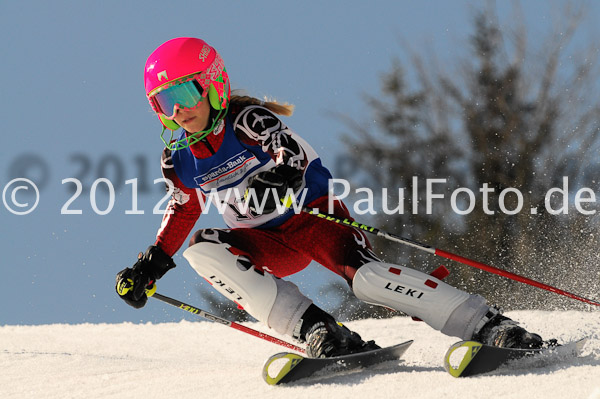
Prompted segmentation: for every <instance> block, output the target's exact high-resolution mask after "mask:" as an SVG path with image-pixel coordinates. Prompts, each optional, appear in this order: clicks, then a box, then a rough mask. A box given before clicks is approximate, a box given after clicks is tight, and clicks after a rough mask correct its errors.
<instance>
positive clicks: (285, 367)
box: [262, 352, 304, 385]
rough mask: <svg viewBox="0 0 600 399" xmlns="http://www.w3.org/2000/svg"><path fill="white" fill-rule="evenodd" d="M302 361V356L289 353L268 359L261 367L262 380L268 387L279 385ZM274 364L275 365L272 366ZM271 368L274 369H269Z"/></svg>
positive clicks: (278, 354) (282, 353)
mask: <svg viewBox="0 0 600 399" xmlns="http://www.w3.org/2000/svg"><path fill="white" fill-rule="evenodd" d="M303 359H304V357H303V356H301V355H297V354H295V353H289V352H281V353H277V354H275V355H273V356H271V357H269V358H268V359H267V361H266V362H265V365H264V366H263V372H262V377H263V380H265V382H266V383H267V384H269V385H277V384H279V382H280V381H281V380H282V379H283V378H284V377H285V376H286V375H287V374H288V373H289V372H290V371H291V370H292V369H293V368H294V367H296V366H297V365H298V364H299V363H300V362H301V361H302V360H303ZM274 363H277V364H276V365H275V366H274ZM271 366H274V367H273V368H272V369H271Z"/></svg>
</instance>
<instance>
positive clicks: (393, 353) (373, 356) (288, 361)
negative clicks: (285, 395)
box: [262, 340, 413, 385]
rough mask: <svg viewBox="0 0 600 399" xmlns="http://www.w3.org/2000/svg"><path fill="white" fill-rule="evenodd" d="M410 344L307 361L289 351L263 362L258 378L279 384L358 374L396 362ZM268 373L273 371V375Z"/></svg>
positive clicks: (308, 359) (404, 343)
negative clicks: (373, 367)
mask: <svg viewBox="0 0 600 399" xmlns="http://www.w3.org/2000/svg"><path fill="white" fill-rule="evenodd" d="M412 343H413V341H412V340H411V341H406V342H403V343H401V344H398V345H394V346H389V347H387V348H381V349H375V350H372V351H367V352H361V353H355V354H351V355H344V356H337V357H330V358H325V359H314V358H308V357H304V356H301V355H298V354H296V353H290V352H282V353H277V354H275V355H273V356H271V357H270V358H268V359H267V361H266V362H265V365H264V366H263V372H262V376H263V379H264V380H265V382H266V383H267V384H269V385H279V384H286V383H290V382H294V381H298V380H303V379H309V378H310V379H315V378H320V377H328V376H331V375H336V374H340V373H345V372H350V371H358V370H362V369H364V368H368V367H371V366H374V365H376V364H379V363H384V362H388V361H393V360H399V359H400V358H401V357H402V355H403V354H404V352H405V351H406V350H407V349H408V347H409V346H410V345H411V344H412ZM278 361H280V362H278ZM279 367H280V369H279ZM277 369H279V370H278V371H277ZM270 371H271V372H273V371H274V375H275V376H273V374H272V373H270Z"/></svg>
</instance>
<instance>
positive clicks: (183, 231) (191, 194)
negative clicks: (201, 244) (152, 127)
mask: <svg viewBox="0 0 600 399" xmlns="http://www.w3.org/2000/svg"><path fill="white" fill-rule="evenodd" d="M161 167H162V174H163V177H164V178H165V179H166V181H167V182H170V183H172V184H173V194H172V198H171V200H170V201H169V203H168V205H167V209H166V212H165V215H164V216H163V220H162V223H161V225H160V228H159V229H158V233H157V234H156V243H155V244H156V245H158V246H159V247H160V248H161V249H162V250H163V251H165V253H166V254H167V255H169V256H173V255H174V254H175V252H177V251H178V250H179V248H181V246H182V245H183V243H184V242H185V240H186V239H187V237H188V235H189V234H190V232H191V231H192V229H193V228H194V225H195V224H196V221H197V220H198V218H199V217H200V214H201V213H202V208H201V207H200V201H199V198H198V193H197V191H196V190H195V189H192V188H188V187H186V186H185V185H184V184H183V183H182V182H181V180H179V178H178V177H177V174H176V173H175V168H174V167H173V162H172V160H171V151H170V150H169V149H167V148H165V150H164V151H163V154H162V159H161ZM168 184H169V183H167V190H168V189H169V187H168ZM200 195H202V194H200ZM202 199H203V200H204V198H202Z"/></svg>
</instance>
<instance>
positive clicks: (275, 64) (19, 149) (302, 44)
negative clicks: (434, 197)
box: [0, 0, 600, 324]
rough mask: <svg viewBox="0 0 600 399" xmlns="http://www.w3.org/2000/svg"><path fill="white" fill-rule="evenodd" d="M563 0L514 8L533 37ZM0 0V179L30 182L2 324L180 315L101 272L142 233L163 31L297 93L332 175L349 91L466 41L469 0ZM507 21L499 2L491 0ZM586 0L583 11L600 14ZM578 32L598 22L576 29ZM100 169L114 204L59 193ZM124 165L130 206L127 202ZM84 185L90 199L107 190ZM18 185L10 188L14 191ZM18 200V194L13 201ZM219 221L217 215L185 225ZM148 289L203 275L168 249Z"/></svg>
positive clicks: (266, 89)
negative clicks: (126, 299)
mask: <svg viewBox="0 0 600 399" xmlns="http://www.w3.org/2000/svg"><path fill="white" fill-rule="evenodd" d="M563 3H564V2H558V1H556V2H546V1H528V2H526V5H525V6H524V7H523V14H524V17H525V20H526V21H527V23H528V29H529V30H530V32H532V33H533V34H532V35H531V41H533V42H534V44H535V41H536V40H537V39H538V38H541V37H542V35H538V34H537V33H539V32H540V31H543V30H545V29H548V28H549V26H550V25H549V24H551V23H552V21H553V20H554V19H555V18H560V9H561V5H562V4H563ZM174 4H175V3H173V2H165V1H154V0H148V1H136V2H134V1H130V2H123V1H113V0H109V1H103V2H92V1H60V0H59V1H52V2H46V1H18V2H17V1H3V2H0V33H1V37H2V38H3V40H2V42H1V43H0V52H1V54H2V56H1V58H0V59H1V62H0V77H1V79H2V91H1V97H0V104H1V107H0V116H1V117H2V121H3V123H2V129H3V132H4V135H3V138H4V145H3V146H2V148H1V149H0V153H1V154H2V156H1V157H0V171H1V172H0V189H3V188H4V187H5V186H6V185H7V184H8V182H9V181H11V180H12V179H13V178H15V177H28V178H30V179H32V180H34V181H36V183H38V185H39V187H40V201H39V205H38V207H37V208H36V209H35V210H34V211H33V212H32V213H30V214H28V215H23V216H17V215H13V214H11V213H10V212H9V211H8V210H7V209H6V208H5V207H4V205H3V204H1V203H0V232H1V237H2V240H1V241H0V253H1V254H2V257H1V260H0V265H1V278H0V303H1V304H2V305H1V307H0V324H45V323H83V322H93V323H96V322H121V321H133V322H146V321H151V322H161V321H176V320H181V319H182V318H188V319H193V316H187V315H185V314H183V312H180V311H178V310H177V309H171V308H169V307H168V306H166V305H163V304H161V303H158V302H154V301H152V302H150V303H149V305H148V306H146V307H145V308H144V309H142V310H133V309H131V308H129V307H128V306H126V305H125V304H124V303H122V301H121V300H120V299H119V298H118V297H117V295H116V294H115V292H114V276H115V274H116V273H117V272H118V271H119V270H121V269H123V268H124V267H128V266H131V265H132V264H133V263H134V261H135V258H136V255H137V253H138V252H140V251H143V250H145V248H146V247H147V246H148V245H150V244H151V243H153V241H154V237H155V234H156V230H157V228H158V227H159V224H160V218H161V217H160V216H159V215H153V214H152V208H153V206H154V205H155V204H156V203H157V202H158V201H159V200H160V199H161V197H162V195H163V191H162V185H153V184H152V181H153V180H154V179H155V178H159V177H160V165H159V159H160V153H161V150H162V142H161V141H160V139H159V133H160V125H159V122H158V120H157V119H156V117H155V116H154V115H153V114H152V113H151V111H150V108H149V106H148V103H147V101H146V98H145V95H144V87H143V67H144V63H145V61H146V58H147V56H148V55H149V54H150V53H151V52H152V51H153V50H154V49H155V48H156V47H157V46H158V45H160V44H161V43H162V42H164V41H166V40H168V39H171V38H173V37H178V36H196V37H201V38H203V39H205V40H206V41H207V42H209V43H210V44H212V45H213V46H215V47H216V48H217V49H218V51H219V52H220V54H221V55H222V56H223V59H224V61H225V65H226V66H227V69H228V72H229V75H230V77H231V80H232V85H233V87H234V88H243V89H245V90H246V91H248V92H249V93H251V94H253V95H255V96H258V97H262V96H264V95H269V96H273V97H275V98H277V99H279V100H282V101H288V102H290V103H294V104H295V105H296V112H295V114H294V116H292V117H291V118H288V119H286V122H287V124H288V125H289V126H290V127H292V128H293V129H294V130H295V131H296V132H297V133H299V134H300V135H302V136H303V137H304V138H305V139H307V140H308V141H309V142H310V143H311V144H312V146H313V147H314V148H315V149H316V150H317V152H319V153H320V155H321V157H322V159H323V161H324V162H325V164H326V165H328V166H329V167H330V168H331V169H332V170H333V171H334V172H335V163H336V159H337V158H338V157H340V156H342V151H343V144H342V142H341V141H340V138H341V134H342V133H347V132H346V131H345V127H344V125H343V124H342V123H341V122H340V121H339V120H338V119H336V118H335V117H334V116H333V115H334V114H335V113H343V114H347V115H351V116H353V117H355V118H358V119H361V120H365V121H368V120H369V113H368V110H367V109H365V105H364V102H363V100H362V96H363V95H364V94H365V93H370V94H374V93H377V92H378V90H379V87H380V83H379V79H380V77H381V75H382V73H384V72H386V71H387V70H388V69H389V67H390V65H391V62H392V58H393V57H399V58H400V59H404V56H403V53H402V45H401V44H402V43H406V44H409V45H410V46H411V47H412V48H413V49H417V50H418V49H421V48H429V50H428V51H433V52H434V53H435V54H436V56H437V57H438V58H439V59H440V60H442V61H443V60H444V59H450V58H451V57H453V56H454V55H455V53H461V52H464V45H465V40H466V38H467V36H468V34H469V33H470V16H471V15H472V8H473V2H470V1H420V2H417V1H372V2H364V1H353V0H352V1H329V2H281V1H252V2H242V1H231V2H199V1H181V2H177V6H175V5H174ZM498 4H499V5H498V8H499V13H500V15H501V17H502V18H510V15H511V12H510V2H503V1H499V2H498ZM598 17H600V11H599V9H598V6H596V5H595V4H592V7H591V8H590V13H589V15H588V16H587V20H586V21H587V22H588V24H587V25H586V26H591V25H592V24H589V21H594V20H596V21H597V20H598ZM585 33H586V34H587V35H589V36H590V37H591V36H592V35H594V34H596V33H597V32H596V31H594V30H593V26H592V28H589V29H588V30H586V31H585ZM101 176H107V177H108V178H109V179H110V180H111V181H112V182H113V183H114V185H115V187H116V188H117V191H116V196H115V204H114V208H113V209H112V211H111V212H110V213H108V214H107V215H98V214H96V213H95V212H94V210H93V208H92V203H91V201H90V200H91V197H90V195H89V193H85V194H82V195H80V196H78V197H76V198H75V199H73V201H72V202H71V203H70V204H69V209H71V210H77V209H79V210H81V212H82V214H80V215H61V209H63V207H64V206H65V204H66V203H67V201H69V199H70V198H72V195H73V192H72V191H71V189H72V187H73V186H72V184H70V183H67V184H62V183H61V182H62V180H63V179H65V178H71V177H77V178H79V179H80V180H81V181H82V182H83V184H84V186H85V187H86V188H88V189H89V187H90V186H91V185H92V183H93V182H94V180H95V179H96V178H97V177H101ZM133 178H138V179H139V180H138V182H139V184H142V183H145V184H146V185H145V186H143V187H139V193H138V195H139V197H138V209H140V210H144V211H145V214H144V215H127V214H125V211H126V210H128V209H130V208H131V204H132V194H131V189H132V186H131V184H129V185H126V184H125V183H124V182H125V181H126V180H128V179H133ZM102 188H103V186H102V185H99V186H98V192H97V193H96V195H95V199H96V200H97V204H96V206H97V208H99V209H105V208H106V207H107V204H108V196H107V195H106V192H105V191H102V190H101V189H102ZM20 194H23V192H21V193H20ZM26 198H27V197H22V198H21V200H20V201H21V202H24V201H25V200H26ZM211 226H212V227H223V226H224V225H223V223H222V221H221V220H220V217H219V215H217V214H216V213H213V214H209V215H205V216H202V217H201V219H200V220H199V222H198V224H197V227H198V228H201V227H211ZM180 253H181V251H180V252H179V253H178V254H177V255H176V256H175V261H176V263H177V264H178V267H177V268H176V269H175V270H173V271H171V272H169V273H168V274H167V275H166V276H165V278H163V279H162V280H161V281H159V284H158V289H159V292H161V293H163V294H164V295H169V296H173V297H176V298H179V299H182V300H185V301H188V302H190V303H192V304H196V305H203V301H202V300H201V298H200V296H199V294H198V292H197V288H198V286H201V287H204V288H205V289H208V288H207V287H206V284H204V283H203V282H202V280H201V278H199V277H198V276H197V275H196V274H195V273H194V272H193V270H192V269H191V268H190V267H189V266H188V265H187V263H186V262H185V260H184V259H183V258H182V257H181V256H180ZM332 277H333V276H332V274H331V273H329V272H324V271H322V270H321V269H320V267H319V266H317V265H314V264H313V265H311V266H310V267H309V269H308V270H307V271H305V272H303V273H301V274H300V275H297V276H294V277H293V278H292V280H293V281H295V282H296V283H297V284H299V285H300V287H301V289H302V290H303V291H305V292H306V293H307V294H309V295H310V296H311V297H313V298H314V299H315V300H316V302H317V303H320V304H322V305H323V306H325V307H327V303H323V302H322V301H323V300H324V299H319V297H318V293H319V288H320V287H322V286H323V284H325V283H326V282H327V281H329V280H331V279H332Z"/></svg>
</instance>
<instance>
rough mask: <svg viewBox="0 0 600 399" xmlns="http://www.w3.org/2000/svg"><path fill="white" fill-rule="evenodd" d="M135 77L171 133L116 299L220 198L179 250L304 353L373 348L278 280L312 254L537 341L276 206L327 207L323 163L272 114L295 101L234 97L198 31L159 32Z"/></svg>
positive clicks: (398, 298) (464, 325)
mask: <svg viewBox="0 0 600 399" xmlns="http://www.w3.org/2000/svg"><path fill="white" fill-rule="evenodd" d="M144 79H145V88H146V95H147V97H148V100H149V101H150V104H151V106H152V109H153V110H154V111H155V112H156V114H157V115H158V117H159V119H160V121H161V123H162V124H163V135H164V133H165V131H166V130H167V129H168V130H170V131H171V138H170V139H165V138H163V135H161V138H163V141H164V143H165V145H166V148H165V149H164V150H163V154H162V161H161V166H162V172H163V175H164V177H165V179H167V181H170V182H172V190H173V191H172V199H171V200H170V202H169V205H168V207H167V212H166V213H165V215H164V218H163V221H162V224H161V226H160V228H159V230H158V234H157V238H156V242H155V243H154V244H153V245H151V246H150V247H149V248H148V249H147V251H146V252H145V253H144V254H140V255H139V256H138V260H137V262H136V263H135V264H134V265H133V267H131V268H126V269H124V270H122V271H121V272H120V273H118V274H117V278H116V290H117V293H118V294H119V295H120V297H121V298H122V299H123V300H125V302H126V303H128V304H129V305H131V306H133V307H135V308H141V307H142V306H144V305H145V303H146V301H147V290H152V289H155V288H156V285H155V283H156V281H157V280H159V279H160V278H161V277H163V276H164V274H165V273H166V272H167V271H168V270H170V269H172V268H174V267H175V263H174V262H173V259H172V258H171V257H172V256H173V254H175V252H177V250H179V248H180V247H181V246H182V244H183V242H184V241H185V239H186V237H187V236H188V235H189V233H190V232H191V230H192V228H193V227H194V224H195V223H196V221H197V219H198V218H199V216H200V214H201V213H202V210H203V205H204V201H206V200H207V199H211V200H212V201H213V203H215V204H216V205H217V204H219V203H221V205H223V204H226V206H225V207H224V209H225V211H224V213H223V217H224V220H225V222H226V224H227V225H228V226H229V228H228V229H201V230H199V231H197V232H195V233H194V234H193V236H192V238H191V240H190V243H189V247H188V248H187V249H186V250H185V251H184V252H183V256H184V257H185V258H186V259H187V261H188V262H189V263H190V265H191V266H192V267H193V268H194V269H195V270H196V272H197V273H198V274H199V275H200V276H202V277H204V278H205V279H206V280H207V281H208V282H209V283H210V284H211V285H212V286H213V288H215V289H216V290H217V291H219V292H220V293H221V294H223V295H224V296H225V297H227V298H228V299H230V300H232V301H235V302H236V303H237V304H238V305H239V306H241V307H243V308H244V309H245V310H246V311H247V312H248V313H249V314H251V315H252V316H253V317H255V318H256V319H258V320H259V321H261V322H263V323H265V324H267V325H268V326H269V327H270V328H273V329H274V330H275V331H277V332H278V333H282V334H287V335H289V336H292V337H293V338H295V339H297V340H299V341H300V342H304V343H306V345H307V354H308V355H309V356H312V357H330V356H338V355H344V354H349V353H356V352H361V351H365V350H370V349H375V348H378V346H377V345H376V344H375V343H374V342H373V341H368V342H365V341H363V340H362V339H361V337H360V336H359V335H358V334H357V333H355V332H352V331H350V330H349V329H348V328H346V327H345V326H342V325H341V324H338V323H337V322H336V321H335V320H334V318H333V317H332V316H331V315H329V314H328V313H327V312H325V311H323V310H322V309H320V308H319V307H318V306H316V305H315V304H313V303H312V301H311V300H310V299H309V298H307V297H306V296H304V295H303V294H302V293H301V292H300V291H299V289H298V287H297V286H296V285H294V284H293V283H291V282H290V281H287V280H285V279H284V278H285V277H286V276H289V275H292V274H294V273H296V272H299V271H300V270H302V269H304V268H305V267H306V266H307V265H308V264H309V263H310V262H311V261H312V260H314V261H316V262H318V263H320V264H321V265H323V266H325V267H327V268H328V269H329V270H331V271H333V272H334V273H336V274H338V275H339V276H341V277H342V278H344V279H345V280H346V281H347V282H348V284H349V285H350V287H351V288H352V290H353V292H354V294H355V295H356V296H357V297H358V298H359V299H361V300H363V301H365V302H368V303H372V304H377V305H381V306H386V307H389V308H393V309H396V310H399V311H401V312H404V313H406V314H408V315H411V316H415V317H418V318H420V319H422V320H423V321H424V322H425V323H427V324H428V325H430V326H431V327H433V328H434V329H436V330H439V331H441V332H442V333H444V334H447V335H450V336H456V337H459V338H461V339H464V340H476V341H480V342H482V343H485V344H488V345H495V346H503V347H516V348H538V347H541V346H542V345H543V341H542V339H541V337H540V336H539V335H537V334H532V333H529V332H527V331H526V330H525V329H523V328H522V327H520V326H518V324H517V323H516V322H514V321H513V320H511V319H509V318H507V317H505V316H503V315H502V314H501V311H499V310H498V309H497V308H495V307H493V306H489V305H488V304H486V301H485V299H484V298H482V297H481V296H479V295H471V294H468V293H466V292H463V291H460V290H458V289H456V288H454V287H452V286H450V285H448V284H446V283H444V282H443V281H441V280H439V279H436V278H435V277H432V276H430V275H428V274H425V273H422V272H419V271H416V270H413V269H410V268H408V267H405V266H399V265H394V264H389V263H384V262H382V261H380V260H379V259H378V258H377V256H375V254H374V253H373V252H372V250H371V245H370V243H369V241H368V239H367V237H366V236H365V235H364V233H362V232H360V231H358V230H356V229H354V228H351V227H348V226H343V225H339V224H335V223H331V222H328V221H326V220H322V219H320V218H316V217H314V216H312V215H309V214H306V213H298V214H296V213H295V212H294V211H293V209H290V208H283V207H281V206H279V207H278V205H280V202H281V200H283V199H284V198H286V197H287V194H288V193H290V192H293V193H295V194H296V198H298V200H297V201H301V200H303V204H304V205H307V206H308V207H309V208H318V209H321V210H325V209H327V208H328V206H327V205H328V200H329V197H328V179H330V178H331V174H330V173H329V171H328V170H327V169H326V168H325V167H324V166H323V165H322V164H321V160H320V159H319V157H318V155H317V154H316V152H315V151H314V150H313V148H312V147H310V145H309V144H308V143H307V142H305V141H304V140H303V139H302V138H301V137H300V136H298V135H297V134H296V133H295V132H293V131H292V130H291V129H290V128H288V127H287V126H286V125H285V124H284V123H283V122H282V121H281V120H280V119H279V118H278V117H277V116H276V114H280V115H286V116H289V115H291V114H292V111H293V107H292V106H289V105H282V104H279V103H277V102H262V101H259V100H257V99H255V98H252V97H242V96H236V95H233V96H232V95H231V94H230V87H229V76H228V74H227V72H226V70H225V66H224V63H223V60H222V59H221V57H220V56H219V54H218V53H217V51H216V50H215V49H214V48H213V47H211V46H209V45H208V44H207V43H205V42H204V41H203V40H200V39H196V38H177V39H172V40H169V41H167V42H165V43H164V44H162V45H161V46H159V47H158V48H157V49H156V50H155V51H154V52H153V53H152V54H151V55H150V57H149V58H148V60H147V62H146V67H145V74H144ZM180 128H181V133H180V134H179V136H178V137H175V138H173V133H174V132H175V131H177V130H179V129H180ZM232 189H235V190H232ZM236 192H237V193H241V194H242V195H235V193H236ZM243 194H246V198H247V201H248V202H247V203H246V202H245V198H243V196H244V195H243ZM333 204H334V209H333V210H330V211H332V213H333V214H334V215H335V216H336V217H339V218H347V219H351V217H350V215H349V213H348V210H347V209H346V207H345V206H344V204H343V203H342V202H341V201H339V200H334V201H333ZM248 205H249V206H248ZM283 209H285V210H283ZM390 287H393V288H390Z"/></svg>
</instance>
